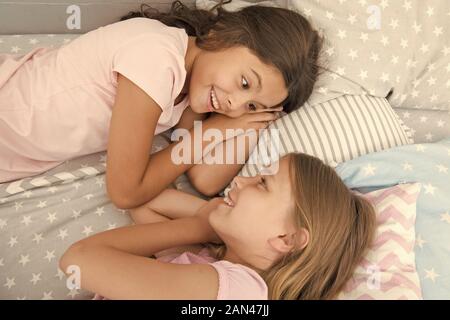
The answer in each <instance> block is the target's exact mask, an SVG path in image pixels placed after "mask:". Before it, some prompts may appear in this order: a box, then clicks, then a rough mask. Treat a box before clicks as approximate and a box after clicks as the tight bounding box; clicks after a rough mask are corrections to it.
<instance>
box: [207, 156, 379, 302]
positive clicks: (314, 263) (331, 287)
mask: <svg viewBox="0 0 450 320" xmlns="http://www.w3.org/2000/svg"><path fill="white" fill-rule="evenodd" d="M288 157H289V161H290V167H289V169H290V177H291V186H292V189H293V194H294V199H295V208H294V212H293V215H294V217H295V221H296V223H297V227H298V228H305V229H306V230H308V232H309V242H308V245H307V246H306V247H305V248H304V249H301V250H300V249H294V250H293V251H291V252H289V253H288V254H287V255H285V256H284V257H283V258H282V259H280V260H278V261H275V262H274V263H273V264H272V266H271V267H269V268H268V269H267V270H264V271H263V272H262V273H261V276H262V278H263V279H264V280H265V282H266V284H267V287H268V289H269V299H273V300H310V299H314V300H318V299H333V298H335V297H336V296H337V295H338V294H339V292H340V291H341V290H342V289H343V288H344V286H345V284H346V283H347V281H348V280H349V279H350V278H351V276H352V274H353V272H354V270H355V268H356V266H357V264H358V263H359V262H360V261H361V259H362V258H363V256H364V254H365V252H366V250H367V249H368V247H369V246H370V245H371V243H372V240H373V237H374V234H375V228H376V218H375V211H374V209H373V207H372V205H371V204H370V202H368V201H367V200H366V199H365V198H363V197H362V196H359V195H357V194H355V193H354V192H352V191H351V190H350V189H349V188H347V186H346V185H345V184H344V183H343V181H342V180H341V179H340V178H339V176H338V175H337V174H336V172H335V171H334V169H332V168H331V167H330V166H328V165H325V164H324V163H323V162H322V161H321V160H319V159H318V158H315V157H313V156H309V155H306V154H303V153H292V154H289V155H288ZM209 247H210V250H211V252H212V253H213V254H215V256H216V258H218V259H221V258H223V256H224V254H225V251H226V247H225V246H224V245H223V246H215V247H212V246H209Z"/></svg>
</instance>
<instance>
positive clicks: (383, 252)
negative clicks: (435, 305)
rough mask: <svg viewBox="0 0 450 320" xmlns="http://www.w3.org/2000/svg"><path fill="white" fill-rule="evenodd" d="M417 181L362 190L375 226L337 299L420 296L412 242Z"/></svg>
mask: <svg viewBox="0 0 450 320" xmlns="http://www.w3.org/2000/svg"><path fill="white" fill-rule="evenodd" d="M420 188H421V185H420V183H412V184H399V185H396V186H394V187H390V188H386V189H381V190H377V191H373V192H370V193H366V194H365V195H364V197H366V198H367V199H368V200H369V201H370V202H371V203H372V204H373V205H374V207H375V210H376V213H377V222H378V227H377V231H376V236H375V240H374V243H373V245H372V247H371V248H370V250H369V252H368V253H367V254H366V256H365V257H364V259H363V261H362V262H361V263H360V264H359V266H358V267H357V269H356V270H355V273H354V275H353V277H352V278H351V280H350V281H349V282H348V283H347V285H346V287H345V289H344V290H343V291H342V292H341V294H340V295H339V296H338V299H352V300H353V299H360V300H369V299H377V300H399V299H402V300H410V299H411V300H417V299H422V293H421V288H420V282H419V275H418V273H417V271H416V263H415V254H414V244H415V221H416V202H417V198H418V196H419V193H420Z"/></svg>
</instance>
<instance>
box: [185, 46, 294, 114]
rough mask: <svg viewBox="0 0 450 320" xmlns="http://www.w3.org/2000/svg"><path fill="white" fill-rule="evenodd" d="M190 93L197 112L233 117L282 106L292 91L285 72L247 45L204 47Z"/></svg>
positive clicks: (191, 80)
mask: <svg viewBox="0 0 450 320" xmlns="http://www.w3.org/2000/svg"><path fill="white" fill-rule="evenodd" d="M188 93H189V97H190V106H191V108H192V110H193V111H194V112H196V113H206V112H217V113H222V114H225V115H227V116H229V117H231V118H237V117H240V116H241V115H243V114H245V113H247V112H253V111H258V110H262V109H268V108H277V107H280V106H281V105H280V104H281V102H283V101H284V100H285V99H286V97H287V95H288V91H287V89H286V87H285V83H284V79H283V76H282V74H281V73H280V72H279V71H278V70H277V69H276V68H275V67H272V66H269V65H266V64H264V63H262V62H261V61H260V60H259V59H258V58H257V57H256V56H255V55H254V54H252V53H251V51H250V50H249V49H248V48H246V47H233V48H228V49H224V50H221V51H215V52H211V51H205V50H200V51H199V53H198V55H197V56H196V57H195V60H194V62H193V64H192V68H191V74H190V79H189V92H188Z"/></svg>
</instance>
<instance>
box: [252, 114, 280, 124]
mask: <svg viewBox="0 0 450 320" xmlns="http://www.w3.org/2000/svg"><path fill="white" fill-rule="evenodd" d="M249 117H250V121H251V122H263V121H266V122H267V121H274V120H277V119H278V118H279V115H278V113H275V112H261V113H254V114H249Z"/></svg>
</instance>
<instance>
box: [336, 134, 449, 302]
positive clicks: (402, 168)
mask: <svg viewBox="0 0 450 320" xmlns="http://www.w3.org/2000/svg"><path fill="white" fill-rule="evenodd" d="M335 169H336V172H337V173H338V174H339V175H340V176H341V178H342V179H343V180H344V182H345V183H346V185H347V186H348V187H350V188H355V189H359V190H360V191H362V192H366V191H369V190H374V189H380V188H383V187H386V186H392V185H395V184H399V183H407V182H420V183H422V190H421V193H420V195H419V198H418V201H417V217H416V246H415V249H414V251H415V256H416V267H417V271H418V273H419V277H420V282H421V286H422V294H423V298H424V299H450V137H449V138H446V139H444V140H441V141H439V142H436V143H428V144H413V145H405V146H401V147H395V148H392V149H388V150H384V151H380V152H377V153H372V154H367V155H364V156H361V157H359V158H356V159H353V160H350V161H347V162H345V163H341V164H339V165H337V166H336V168H335Z"/></svg>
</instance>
